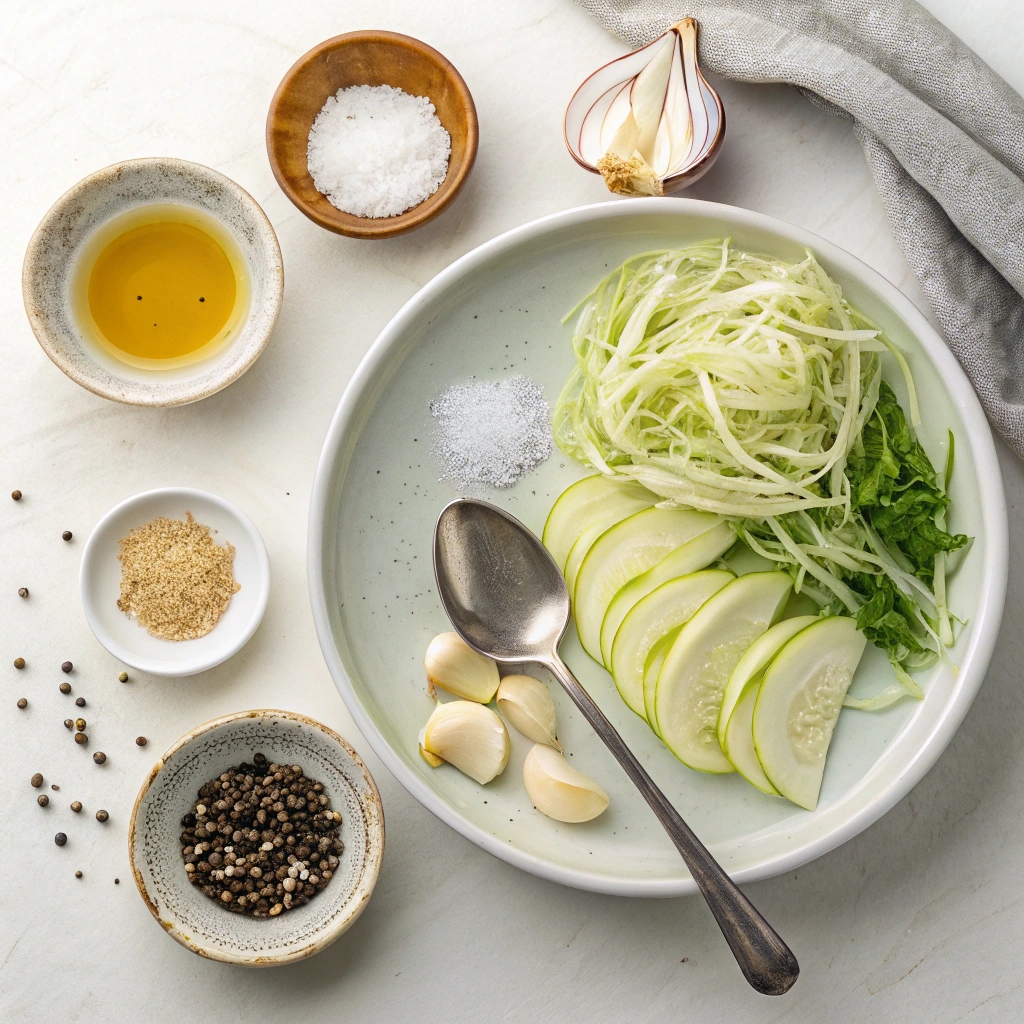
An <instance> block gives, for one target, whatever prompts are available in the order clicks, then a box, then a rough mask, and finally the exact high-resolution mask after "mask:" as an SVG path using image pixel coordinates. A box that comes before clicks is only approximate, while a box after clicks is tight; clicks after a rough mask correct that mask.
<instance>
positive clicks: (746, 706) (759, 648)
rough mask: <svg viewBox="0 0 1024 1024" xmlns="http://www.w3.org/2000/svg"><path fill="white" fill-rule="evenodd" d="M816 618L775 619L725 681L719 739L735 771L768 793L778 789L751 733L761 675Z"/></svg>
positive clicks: (809, 616)
mask: <svg viewBox="0 0 1024 1024" xmlns="http://www.w3.org/2000/svg"><path fill="white" fill-rule="evenodd" d="M817 621H818V617H817V616H816V615H798V616H797V617H796V618H793V619H783V620H782V621H781V622H776V623H775V625H774V626H772V627H771V629H769V630H768V631H767V632H765V633H762V634H761V635H760V636H759V637H758V638H757V639H756V640H755V641H754V642H753V643H752V644H751V645H750V646H749V647H748V648H747V649H746V651H745V652H744V654H743V657H742V658H740V660H739V661H738V662H736V667H735V668H734V669H733V670H732V675H731V676H729V682H728V683H726V684H725V694H724V696H723V697H722V710H721V711H719V712H718V742H719V743H720V744H721V747H722V751H723V753H724V754H725V756H726V757H727V758H729V760H730V761H731V762H732V765H733V767H734V768H735V769H736V771H738V772H739V773H740V775H742V776H743V778H745V779H746V780H747V782H749V783H750V784H751V785H752V786H756V787H757V788H758V789H760V790H762V791H763V792H765V793H775V792H777V790H776V789H775V787H774V786H773V785H772V784H771V783H770V782H769V781H768V776H767V775H765V773H764V769H763V768H762V767H761V762H760V761H758V759H757V752H756V751H755V750H754V738H753V735H752V734H751V719H752V717H753V714H754V704H755V703H756V701H757V691H758V687H760V685H761V677H762V676H763V675H764V670H765V669H766V668H767V667H768V666H769V664H771V660H772V658H774V657H775V655H776V654H778V653H779V651H780V650H781V649H782V648H783V647H784V646H785V644H786V643H788V642H789V641H790V640H791V639H792V638H793V637H794V636H796V634H797V633H799V632H800V630H801V629H804V628H806V627H807V626H809V625H811V623H812V622H817Z"/></svg>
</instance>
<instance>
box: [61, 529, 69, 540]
mask: <svg viewBox="0 0 1024 1024" xmlns="http://www.w3.org/2000/svg"><path fill="white" fill-rule="evenodd" d="M60 536H61V540H71V531H70V530H65V531H64V532H63V533H62V534H61V535H60Z"/></svg>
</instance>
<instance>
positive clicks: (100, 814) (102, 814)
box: [96, 810, 110, 821]
mask: <svg viewBox="0 0 1024 1024" xmlns="http://www.w3.org/2000/svg"><path fill="white" fill-rule="evenodd" d="M109 817H110V815H109V814H107V812H106V811H104V810H99V811H97V812H96V820H97V821H106V820H107V818H109Z"/></svg>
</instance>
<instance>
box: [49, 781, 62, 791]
mask: <svg viewBox="0 0 1024 1024" xmlns="http://www.w3.org/2000/svg"><path fill="white" fill-rule="evenodd" d="M50 789H52V790H53V791H54V793H59V792H60V786H58V785H57V783H56V782H51V783H50Z"/></svg>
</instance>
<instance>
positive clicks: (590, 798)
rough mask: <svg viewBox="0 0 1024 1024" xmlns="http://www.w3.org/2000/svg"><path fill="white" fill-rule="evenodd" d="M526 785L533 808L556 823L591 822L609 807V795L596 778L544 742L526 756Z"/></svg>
mask: <svg viewBox="0 0 1024 1024" xmlns="http://www.w3.org/2000/svg"><path fill="white" fill-rule="evenodd" d="M523 782H524V784H525V785H526V792H527V793H528V794H529V796H530V799H531V800H532V801H533V806H534V807H536V808H537V810H538V811H540V812H541V814H546V815H547V816H548V817H549V818H554V819H555V821H565V822H572V823H575V822H581V821H590V820H591V819H593V818H596V817H597V816H598V815H599V814H602V813H604V811H605V809H606V808H607V806H608V794H607V793H606V792H605V791H604V790H603V789H602V788H601V787H600V786H599V785H598V784H597V783H596V782H594V781H593V779H588V778H587V776H586V775H584V774H583V773H582V772H579V771H577V770H576V769H575V768H573V766H572V765H571V764H569V762H568V761H566V759H565V758H564V757H563V756H562V755H561V754H559V753H558V751H557V750H554V749H553V748H552V747H547V746H544V745H543V744H541V743H538V744H537V745H536V746H535V747H534V748H533V749H532V750H531V751H530V752H529V754H527V755H526V762H525V763H524V764H523Z"/></svg>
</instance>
